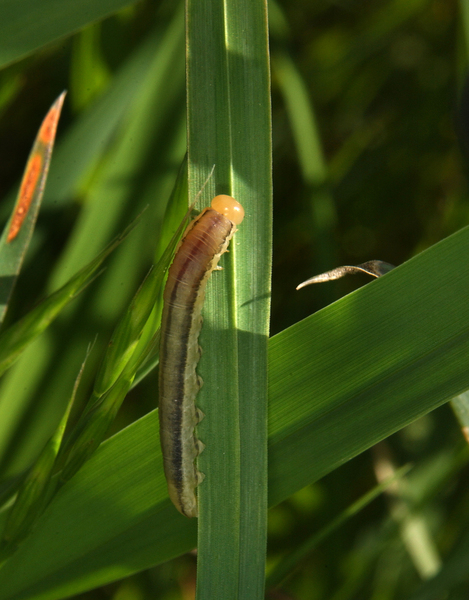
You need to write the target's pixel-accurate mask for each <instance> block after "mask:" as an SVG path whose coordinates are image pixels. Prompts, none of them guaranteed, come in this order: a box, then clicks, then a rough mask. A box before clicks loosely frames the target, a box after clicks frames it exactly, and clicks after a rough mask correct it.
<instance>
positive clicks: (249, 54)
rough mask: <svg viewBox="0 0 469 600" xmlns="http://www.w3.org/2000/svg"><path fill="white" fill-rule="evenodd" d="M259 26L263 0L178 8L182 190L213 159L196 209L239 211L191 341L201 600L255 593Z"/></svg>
mask: <svg viewBox="0 0 469 600" xmlns="http://www.w3.org/2000/svg"><path fill="white" fill-rule="evenodd" d="M266 23H267V15H266V5H265V3H264V2H263V1H255V2H252V1H248V2H241V3H240V2H231V1H230V2H227V3H225V4H224V5H221V4H220V3H218V2H208V3H205V4H204V5H202V4H200V3H198V2H189V3H188V4H187V31H188V48H189V51H188V57H189V58H188V61H189V62H188V90H187V93H188V156H189V196H190V198H194V196H195V194H196V193H197V192H198V191H199V190H200V189H201V187H202V185H203V183H204V181H205V180H206V178H207V176H208V174H209V173H210V171H211V169H212V166H213V165H215V170H214V173H213V176H212V178H211V179H210V181H209V182H208V184H207V186H206V188H205V190H204V192H203V194H202V199H201V203H200V206H207V205H208V204H209V202H210V199H211V197H213V196H214V195H215V194H216V193H229V194H231V195H233V196H234V197H235V198H236V199H237V200H238V201H239V202H241V204H243V206H244V208H245V210H246V217H245V220H244V221H243V223H242V224H241V225H240V227H239V231H238V233H237V234H236V235H235V238H234V241H233V242H232V244H231V248H230V254H229V255H228V256H226V257H224V258H223V260H222V263H223V266H224V272H223V274H219V273H218V274H215V275H214V276H213V277H212V280H211V281H210V282H209V286H208V289H207V299H206V302H205V307H204V327H203V330H202V333H201V336H200V345H201V347H202V349H203V352H204V353H203V356H202V359H201V361H200V363H199V368H198V371H199V373H200V374H201V376H202V378H203V380H204V386H203V388H202V390H201V392H200V394H199V396H198V399H197V403H198V405H199V406H200V408H201V410H202V411H203V412H204V413H205V415H206V418H205V419H204V420H203V421H202V422H201V424H200V426H199V427H198V436H199V438H200V439H201V440H202V441H203V442H204V443H205V444H206V450H205V451H204V452H203V453H202V454H201V456H200V458H199V461H198V463H199V469H200V470H201V471H202V472H203V473H205V474H206V479H205V480H204V482H203V484H202V485H201V486H200V488H199V499H200V516H199V543H198V592H197V594H198V597H200V598H207V597H219V598H232V597H237V596H238V594H240V595H241V596H243V597H244V598H258V597H261V596H262V595H263V586H264V560H265V546H266V496H265V492H266V483H267V482H266V458H267V457H266V407H267V400H266V395H265V392H266V364H267V363H266V347H267V334H268V322H269V321H268V297H269V286H270V251H271V249H270V242H271V206H270V202H271V195H272V188H271V143H270V130H271V127H270V98H269V92H270V88H269V61H268V45H267V31H266ZM253 132H255V133H253ZM213 556H217V557H218V560H217V561H214V560H213Z"/></svg>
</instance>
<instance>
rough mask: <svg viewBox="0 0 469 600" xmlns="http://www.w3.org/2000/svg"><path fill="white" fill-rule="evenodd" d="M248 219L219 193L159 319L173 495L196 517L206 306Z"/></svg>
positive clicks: (187, 243)
mask: <svg viewBox="0 0 469 600" xmlns="http://www.w3.org/2000/svg"><path fill="white" fill-rule="evenodd" d="M243 217H244V210H243V208H242V206H241V205H240V204H239V203H238V202H236V200H235V199H234V198H231V196H225V195H221V196H216V197H215V198H214V199H213V200H212V204H211V207H210V208H206V209H205V210H204V211H203V212H202V213H201V214H200V215H199V216H198V217H197V218H196V219H195V220H194V221H193V222H192V223H191V224H190V225H189V227H188V228H187V230H186V232H185V234H184V237H183V239H182V240H181V243H180V245H179V248H178V250H177V251H176V255H175V257H174V261H173V263H172V265H171V267H170V269H169V272H168V281H167V283H166V287H165V290H164V296H163V300H164V305H163V316H162V322H161V343H160V372H159V419H160V440H161V448H162V452H163V464H164V471H165V476H166V480H167V482H168V490H169V496H170V498H171V500H172V502H173V503H174V505H175V506H176V508H177V509H178V510H179V512H181V513H182V514H183V515H185V516H187V517H196V516H197V514H198V511H197V497H196V491H195V488H196V486H197V485H198V484H199V483H200V482H201V481H202V479H203V478H204V475H203V474H202V473H200V472H199V471H198V470H197V468H196V466H195V463H194V461H195V458H196V457H197V456H198V454H200V452H201V451H202V450H203V448H204V445H203V444H202V442H200V441H199V440H198V439H197V437H196V435H195V427H196V425H197V423H198V422H199V421H200V420H201V418H202V417H203V415H202V413H201V412H200V411H199V410H198V409H197V408H196V406H195V398H196V396H197V392H198V391H199V388H200V385H201V383H202V382H201V379H200V378H199V376H198V375H197V373H196V367H197V363H198V361H199V358H200V348H199V344H198V337H199V333H200V329H201V327H202V315H201V313H202V306H203V303H204V299H205V288H206V285H207V281H208V278H209V276H210V274H211V272H212V271H213V270H214V269H215V268H216V267H217V264H218V261H219V259H220V256H221V255H222V254H223V252H225V251H226V250H227V248H228V244H229V242H230V240H231V238H232V236H233V234H234V232H235V231H236V225H238V224H239V223H241V221H242V220H243Z"/></svg>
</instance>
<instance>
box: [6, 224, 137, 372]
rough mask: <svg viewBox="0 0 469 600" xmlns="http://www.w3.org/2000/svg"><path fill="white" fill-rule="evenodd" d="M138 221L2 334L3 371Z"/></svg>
mask: <svg viewBox="0 0 469 600" xmlns="http://www.w3.org/2000/svg"><path fill="white" fill-rule="evenodd" d="M136 224H137V221H134V222H133V223H131V224H130V225H129V226H128V227H127V228H126V229H125V230H124V231H123V232H122V233H121V234H120V235H119V236H117V237H116V238H115V239H114V240H113V241H112V242H111V243H110V244H109V245H108V246H107V247H106V248H105V249H104V250H103V251H102V252H100V254H98V256H97V257H96V258H95V259H94V260H92V261H91V262H90V263H89V264H88V265H86V266H85V267H83V269H81V270H80V271H79V272H78V273H77V274H76V275H74V276H73V277H72V278H71V279H70V280H69V281H68V282H67V283H66V284H65V285H64V286H62V287H61V288H60V289H58V290H57V291H56V292H54V293H53V294H51V295H50V296H48V297H47V298H46V299H44V300H43V301H42V302H41V303H40V304H38V306H36V308H33V310H31V311H30V312H29V313H28V314H27V315H25V316H24V317H23V318H22V319H20V320H19V321H18V322H17V323H15V324H14V325H11V326H10V327H9V328H8V329H6V330H5V331H4V332H3V333H2V334H1V335H0V374H3V373H4V372H5V371H6V370H7V369H8V368H9V367H10V366H11V365H12V364H13V363H14V362H15V361H16V360H17V359H18V357H19V356H20V355H21V353H22V352H23V351H24V350H25V348H26V347H27V346H28V344H30V343H31V342H32V341H33V340H34V339H35V338H36V337H37V336H38V335H39V334H40V333H42V332H43V331H44V329H45V328H46V327H47V326H48V325H49V324H50V323H51V322H52V321H53V320H54V319H55V317H56V316H57V315H58V314H59V313H60V311H61V310H62V309H63V308H64V307H65V306H67V304H68V303H69V302H70V301H71V300H73V299H74V298H75V297H76V296H77V295H78V294H79V293H80V292H81V291H82V290H83V289H84V288H85V287H86V286H87V285H88V284H89V283H90V281H92V279H93V278H94V277H95V276H96V273H97V271H98V269H99V268H100V266H101V265H102V263H103V261H104V260H105V259H106V258H107V257H108V256H109V254H110V253H111V252H112V251H113V250H114V249H115V248H117V246H118V245H119V244H120V243H121V242H122V241H123V240H124V239H125V238H126V237H127V235H129V233H130V232H131V231H132V229H133V228H134V227H135V226H136Z"/></svg>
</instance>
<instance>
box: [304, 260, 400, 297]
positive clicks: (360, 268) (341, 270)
mask: <svg viewBox="0 0 469 600" xmlns="http://www.w3.org/2000/svg"><path fill="white" fill-rule="evenodd" d="M392 269H394V265H391V264H389V263H387V262H384V261H382V260H369V261H367V262H364V263H362V264H361V265H344V266H343V267H337V269H332V271H326V272H325V273H321V274H320V275H316V276H315V277H311V279H307V280H306V281H303V283H300V285H298V286H297V288H296V289H297V290H300V289H301V288H303V287H306V286H307V285H310V284H312V283H322V282H323V281H332V280H333V279H340V278H341V277H344V275H354V274H355V273H367V274H368V275H372V276H373V277H381V275H385V274H386V273H389V271H392Z"/></svg>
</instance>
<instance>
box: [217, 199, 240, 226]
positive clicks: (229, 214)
mask: <svg viewBox="0 0 469 600" xmlns="http://www.w3.org/2000/svg"><path fill="white" fill-rule="evenodd" d="M212 208H213V210H216V211H217V212H219V213H221V214H222V215H223V216H225V217H226V218H227V219H229V220H230V221H232V222H233V223H235V224H236V225H239V224H240V223H241V221H242V220H243V219H244V208H243V207H242V206H241V204H240V203H239V202H237V201H236V200H235V199H234V198H232V197H231V196H227V195H225V194H220V195H219V196H215V198H214V199H213V200H212Z"/></svg>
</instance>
